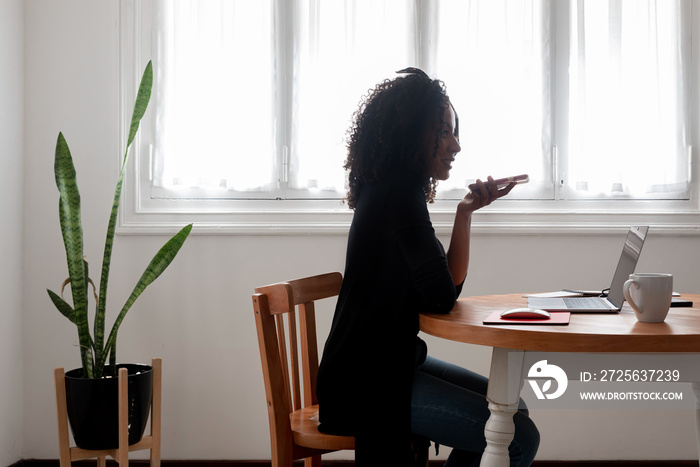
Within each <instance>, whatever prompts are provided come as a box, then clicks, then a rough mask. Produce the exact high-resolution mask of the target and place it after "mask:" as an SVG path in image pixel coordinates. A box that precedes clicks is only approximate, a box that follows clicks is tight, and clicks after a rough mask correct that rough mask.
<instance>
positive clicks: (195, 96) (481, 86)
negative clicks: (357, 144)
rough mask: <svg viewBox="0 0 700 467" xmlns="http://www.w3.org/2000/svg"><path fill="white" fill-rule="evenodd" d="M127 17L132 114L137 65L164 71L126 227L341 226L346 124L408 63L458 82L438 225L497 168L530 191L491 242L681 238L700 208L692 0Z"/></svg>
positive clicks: (272, 2) (153, 11)
mask: <svg viewBox="0 0 700 467" xmlns="http://www.w3.org/2000/svg"><path fill="white" fill-rule="evenodd" d="M121 5H122V7H121V8H122V32H123V34H122V40H123V44H122V50H123V64H124V67H125V74H124V76H125V78H124V79H123V83H122V84H123V85H122V90H123V95H122V99H123V108H127V109H128V108H129V105H130V104H129V102H130V99H129V96H133V94H134V93H133V92H131V93H130V89H133V88H135V86H136V84H137V82H138V76H139V73H140V70H138V68H139V67H140V66H141V65H140V64H141V62H144V63H145V61H147V59H148V58H153V60H154V65H155V70H156V75H155V88H154V95H153V97H152V101H151V108H150V111H149V115H150V119H148V118H147V119H144V124H142V131H141V136H140V144H139V145H138V148H137V150H136V151H135V154H134V156H135V157H134V156H132V159H133V160H134V167H133V168H130V171H129V174H130V176H129V178H128V179H127V183H128V187H129V188H128V190H127V192H126V194H127V198H128V200H127V202H126V205H125V208H126V209H125V210H124V211H125V213H124V215H123V217H122V222H121V227H122V231H125V232H126V231H130V230H133V231H138V230H139V226H146V227H148V228H149V230H152V229H153V228H154V227H157V228H162V229H168V228H169V227H168V225H169V223H171V222H176V220H177V219H181V218H184V217H187V216H189V218H188V219H194V220H195V222H196V223H197V225H198V227H200V230H202V229H203V230H210V231H226V232H228V231H231V230H233V231H236V232H244V233H247V232H261V231H262V232H308V231H310V230H311V231H320V232H345V231H346V230H347V224H348V222H349V220H350V218H351V213H350V212H349V211H348V209H347V208H346V207H345V206H343V205H342V204H341V203H340V199H341V198H342V197H343V195H344V183H345V173H344V171H343V169H342V164H343V161H344V158H345V143H344V137H345V134H346V133H345V132H346V130H347V128H348V127H349V125H350V121H351V117H352V114H353V112H354V111H355V110H356V108H357V105H358V102H359V100H360V98H361V96H363V95H364V94H366V93H367V91H368V90H369V89H370V88H372V87H373V86H374V85H375V84H376V83H377V82H379V81H381V80H382V79H386V78H391V77H392V76H393V75H394V71H395V70H398V69H400V68H403V67H405V66H408V65H416V66H419V67H421V68H422V69H424V70H426V71H427V72H428V73H429V74H430V75H432V76H437V77H439V78H440V79H442V80H444V82H445V83H446V86H447V91H448V94H449V95H450V97H451V99H452V101H453V103H454V104H455V107H456V108H457V112H458V114H459V118H460V122H461V123H460V129H461V131H462V143H463V147H462V152H461V153H460V155H458V163H457V164H455V168H454V169H453V171H452V175H451V178H450V180H448V181H447V182H443V183H441V184H440V186H439V187H438V196H439V199H438V201H436V203H435V205H434V206H431V209H433V211H434V223H435V224H436V227H437V228H438V230H441V229H445V230H446V229H447V228H448V227H449V225H450V223H451V220H452V219H451V213H452V211H453V209H454V204H455V202H456V201H455V200H457V199H460V198H461V197H462V196H463V195H464V193H465V187H466V185H468V184H469V183H471V182H473V180H474V178H476V177H480V178H484V177H485V176H486V175H487V174H493V175H494V176H506V175H515V174H519V173H528V174H530V178H531V183H529V184H527V185H521V186H518V187H517V188H516V189H515V190H514V191H513V193H511V195H510V196H509V197H508V200H507V201H506V200H502V201H499V203H496V204H497V206H496V205H494V206H493V207H490V208H489V209H488V210H484V211H483V212H480V213H479V215H480V218H481V219H482V220H483V223H480V222H478V221H476V222H475V229H476V230H477V231H478V230H480V229H481V230H491V229H493V230H499V229H501V228H515V230H516V231H518V230H522V231H538V230H543V231H545V230H546V231H551V229H555V230H571V229H577V228H580V227H581V226H582V225H585V226H586V228H587V229H589V230H590V229H591V228H592V227H593V228H594V229H595V228H600V229H602V230H606V229H608V228H615V227H617V226H625V225H629V224H631V223H651V222H652V221H653V222H658V223H663V224H664V225H667V226H669V227H668V228H672V227H671V226H673V225H676V224H678V225H681V224H682V225H691V223H690V222H688V220H687V216H688V215H690V214H692V213H694V212H697V208H698V206H697V201H695V200H696V199H697V191H698V190H697V186H696V184H693V183H691V180H692V177H691V167H692V165H691V158H692V157H693V156H692V150H691V147H692V142H693V139H692V138H693V137H695V136H694V135H693V132H692V131H691V129H692V128H691V121H692V120H691V117H692V116H693V115H694V114H696V113H697V111H698V110H697V108H696V107H695V106H693V105H690V104H689V103H690V102H693V99H692V97H693V96H692V94H691V91H690V90H691V89H692V86H691V81H690V76H691V69H692V67H693V66H694V64H695V63H696V61H697V60H696V55H697V52H694V51H693V50H691V41H690V38H691V33H692V31H691V25H692V24H698V22H692V21H691V16H692V15H696V14H697V13H696V12H694V11H691V2H688V1H687V0H667V1H661V2H659V1H654V0H644V1H642V0H607V1H590V0H569V1H553V0H539V1H537V0H512V1H508V0H504V1H498V2H494V1H492V0H472V1H464V0H440V1H439V2H436V1H414V0H346V1H342V2H341V1H338V2H329V1H321V0H298V1H289V0H259V1H247V0H206V1H202V0H182V1H178V2H169V1H163V0H129V1H126V2H122V3H121ZM146 57H147V58H146ZM142 58H143V59H142ZM533 213H535V214H536V215H537V216H536V217H533V216H532V215H533ZM183 216H184V217H183ZM649 216H651V217H649ZM661 217H663V221H662V220H661ZM611 218H614V219H615V220H613V221H610V220H609V219H611ZM694 222H695V221H693V223H694ZM596 226H597V227H596ZM609 226H611V227H609ZM688 228H692V227H688Z"/></svg>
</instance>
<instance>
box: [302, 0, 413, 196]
mask: <svg viewBox="0 0 700 467" xmlns="http://www.w3.org/2000/svg"><path fill="white" fill-rule="evenodd" d="M295 4H296V5H298V7H299V12H298V14H299V20H298V29H297V30H298V36H297V38H296V40H297V41H298V42H297V47H296V52H295V55H294V65H295V74H294V97H293V106H292V108H293V110H292V137H291V141H292V151H291V155H292V157H291V166H290V186H291V188H293V189H302V190H306V189H310V190H311V191H312V192H313V191H316V190H330V191H335V192H338V193H343V194H344V192H345V189H344V185H345V172H344V170H343V169H342V167H343V162H344V161H345V157H346V155H347V147H346V136H347V135H346V132H347V130H348V128H349V127H350V124H351V121H352V116H353V113H354V112H355V111H356V110H357V108H358V104H359V103H360V100H361V98H362V97H363V96H365V95H366V94H367V93H368V91H369V90H370V89H371V88H373V87H374V86H375V85H376V84H377V83H379V82H380V81H382V80H384V79H390V78H393V77H394V76H396V75H395V72H396V71H397V70H400V69H402V68H405V67H407V66H416V65H417V62H416V59H417V54H416V52H415V47H414V37H415V34H416V32H417V31H416V28H415V11H414V2H413V1H412V0H344V1H327V0H303V1H298V2H295Z"/></svg>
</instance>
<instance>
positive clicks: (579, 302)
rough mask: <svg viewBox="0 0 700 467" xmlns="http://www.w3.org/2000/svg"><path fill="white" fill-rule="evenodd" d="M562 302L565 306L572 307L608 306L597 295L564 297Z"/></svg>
mask: <svg viewBox="0 0 700 467" xmlns="http://www.w3.org/2000/svg"><path fill="white" fill-rule="evenodd" d="M564 304H565V305H566V307H567V308H573V309H579V310H580V309H591V308H609V307H608V306H606V304H605V302H604V301H603V300H601V299H600V298H598V297H576V298H564Z"/></svg>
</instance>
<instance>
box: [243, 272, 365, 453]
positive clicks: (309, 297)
mask: <svg viewBox="0 0 700 467" xmlns="http://www.w3.org/2000/svg"><path fill="white" fill-rule="evenodd" d="M342 279H343V278H342V275H341V274H340V273H338V272H334V273H330V274H322V275H318V276H312V277H307V278H304V279H298V280H293V281H289V282H281V283H278V284H272V285H267V286H263V287H258V288H256V289H255V292H256V293H255V294H254V295H253V308H254V310H255V323H256V326H257V330H258V343H259V345H260V358H261V360H262V367H263V376H264V378H265V393H266V396H267V410H268V417H269V422H270V442H271V444H272V466H273V467H291V465H292V461H293V460H296V459H305V461H304V465H305V466H307V467H308V466H314V467H319V466H320V465H321V454H324V453H327V452H332V451H339V450H343V449H354V448H355V438H353V437H351V436H335V435H329V434H325V433H321V432H320V431H318V425H319V423H318V401H317V400H316V374H317V373H318V348H317V343H316V342H317V339H316V314H315V309H314V302H315V301H317V300H321V299H324V298H329V297H334V296H337V295H338V292H339V291H340V284H341V282H342ZM297 307H298V310H297ZM297 311H298V313H297ZM297 315H298V316H297ZM285 318H286V319H285ZM297 321H298V332H297ZM285 322H286V323H285ZM285 324H286V328H287V329H286V330H285ZM298 341H301V345H300V347H301V348H299V342H298ZM300 362H301V374H300V371H299V368H300ZM302 390H303V391H302Z"/></svg>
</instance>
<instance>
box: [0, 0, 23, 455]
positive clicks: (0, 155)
mask: <svg viewBox="0 0 700 467" xmlns="http://www.w3.org/2000/svg"><path fill="white" fill-rule="evenodd" d="M23 24H24V14H23V7H22V1H21V0H8V1H3V2H0V141H1V142H2V143H1V144H2V151H0V174H2V175H1V177H2V178H1V180H2V182H1V183H0V218H1V219H2V228H0V251H1V252H0V258H2V259H1V260H0V264H1V265H2V266H1V267H0V297H2V301H3V305H2V308H1V310H0V371H2V375H3V376H2V377H1V378H0V395H1V396H0V420H2V423H0V465H9V464H11V463H13V462H16V461H17V460H19V459H20V457H21V454H22V451H21V450H22V434H23V417H22V374H23V373H22V368H23V365H22V363H23V362H22V287H23V284H24V281H23V280H22V199H23V197H22V194H23V193H22V190H23V186H24V183H23V170H22V152H23V147H22V135H23V133H22V131H23V116H24V101H23V97H24V86H23V77H24V74H23V69H24V66H23V53H22V51H23Z"/></svg>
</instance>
